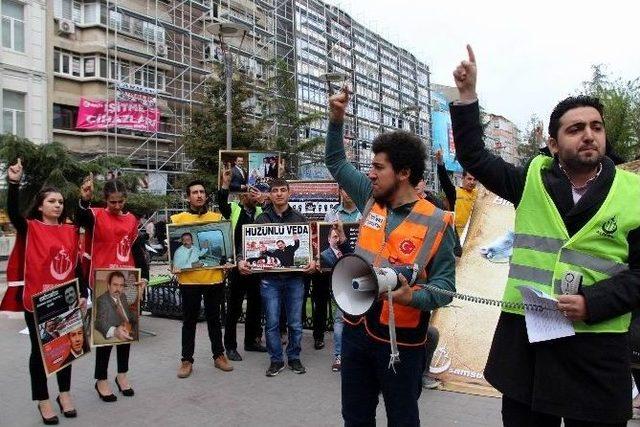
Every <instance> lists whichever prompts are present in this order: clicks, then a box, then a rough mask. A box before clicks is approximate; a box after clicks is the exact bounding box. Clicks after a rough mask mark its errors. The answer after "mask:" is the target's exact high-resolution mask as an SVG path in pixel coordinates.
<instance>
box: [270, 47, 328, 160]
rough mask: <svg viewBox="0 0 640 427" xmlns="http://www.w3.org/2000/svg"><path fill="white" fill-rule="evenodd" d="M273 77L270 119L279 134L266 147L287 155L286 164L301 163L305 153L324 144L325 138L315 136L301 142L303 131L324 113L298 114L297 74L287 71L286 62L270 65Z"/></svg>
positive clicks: (284, 155) (275, 134)
mask: <svg viewBox="0 0 640 427" xmlns="http://www.w3.org/2000/svg"><path fill="white" fill-rule="evenodd" d="M269 65H270V66H273V69H274V72H273V75H272V76H271V77H270V78H269V79H268V82H267V88H268V89H267V90H268V92H269V93H270V94H271V96H269V97H268V100H267V103H266V106H267V114H266V117H267V120H268V121H270V122H272V123H275V126H276V132H274V133H273V134H272V135H270V136H269V137H268V139H267V143H266V148H268V149H270V150H275V151H279V152H281V153H283V157H284V159H285V161H286V164H287V165H288V167H289V172H290V173H292V172H294V171H292V170H291V168H290V166H291V165H297V164H298V157H299V154H301V153H311V152H313V151H314V150H316V149H317V148H318V147H320V146H321V145H323V144H324V138H322V137H311V138H306V139H300V138H299V134H300V131H301V130H304V129H305V128H307V127H310V126H311V125H312V124H313V123H314V122H316V121H318V120H320V119H322V118H323V117H324V114H323V113H320V112H313V113H309V114H305V115H301V114H299V113H298V106H297V104H296V84H295V79H294V75H293V74H292V73H291V72H290V71H288V70H287V64H286V62H284V61H282V60H279V61H275V62H273V61H272V62H270V63H269Z"/></svg>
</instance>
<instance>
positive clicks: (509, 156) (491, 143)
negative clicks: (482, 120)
mask: <svg viewBox="0 0 640 427" xmlns="http://www.w3.org/2000/svg"><path fill="white" fill-rule="evenodd" d="M486 118H487V119H488V124H487V126H486V127H485V145H486V147H487V148H488V149H489V150H490V151H492V152H493V153H494V154H496V155H498V156H500V157H502V158H503V159H504V160H506V161H507V162H509V163H512V164H520V156H519V155H518V145H520V143H521V139H522V137H521V135H520V129H518V127H517V126H516V125H515V124H514V123H513V122H511V121H510V120H509V119H507V118H505V117H503V116H500V115H498V114H487V116H486Z"/></svg>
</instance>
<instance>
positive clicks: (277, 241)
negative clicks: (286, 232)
mask: <svg viewBox="0 0 640 427" xmlns="http://www.w3.org/2000/svg"><path fill="white" fill-rule="evenodd" d="M280 242H282V244H283V245H284V244H285V243H284V240H282V239H280V240H276V245H277V244H278V243H280Z"/></svg>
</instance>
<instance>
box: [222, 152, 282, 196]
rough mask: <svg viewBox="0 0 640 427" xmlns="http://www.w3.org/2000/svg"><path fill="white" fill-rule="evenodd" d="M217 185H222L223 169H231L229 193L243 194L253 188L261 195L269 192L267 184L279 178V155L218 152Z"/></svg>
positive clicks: (274, 153) (270, 153)
mask: <svg viewBox="0 0 640 427" xmlns="http://www.w3.org/2000/svg"><path fill="white" fill-rule="evenodd" d="M218 160H219V163H218V185H219V186H221V185H222V172H223V170H224V168H225V167H226V168H230V169H231V184H230V185H229V191H230V192H231V193H244V192H246V191H247V189H248V187H255V188H257V189H258V190H260V191H261V192H263V193H267V192H269V184H270V183H271V181H272V180H273V179H275V178H278V176H279V169H278V165H279V164H280V153H276V152H263V151H247V150H220V151H219V155H218Z"/></svg>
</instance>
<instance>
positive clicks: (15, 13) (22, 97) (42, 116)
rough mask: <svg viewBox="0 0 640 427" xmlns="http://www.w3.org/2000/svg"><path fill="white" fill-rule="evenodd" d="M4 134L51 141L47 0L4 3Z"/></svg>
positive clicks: (0, 9)
mask: <svg viewBox="0 0 640 427" xmlns="http://www.w3.org/2000/svg"><path fill="white" fill-rule="evenodd" d="M0 1H1V3H0V15H2V45H1V46H0V105H1V106H2V123H1V124H0V132H2V133H11V134H15V135H18V136H21V137H25V138H29V139H30V140H32V141H33V142H36V143H43V142H45V141H47V139H48V138H47V123H48V120H47V108H48V101H47V77H46V62H45V57H46V41H45V40H46V39H45V35H46V30H45V29H46V26H47V19H46V14H47V4H46V1H45V0H30V1H22V0H0Z"/></svg>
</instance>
